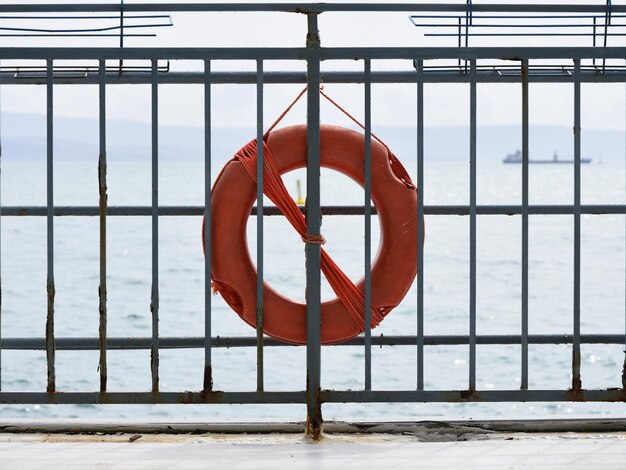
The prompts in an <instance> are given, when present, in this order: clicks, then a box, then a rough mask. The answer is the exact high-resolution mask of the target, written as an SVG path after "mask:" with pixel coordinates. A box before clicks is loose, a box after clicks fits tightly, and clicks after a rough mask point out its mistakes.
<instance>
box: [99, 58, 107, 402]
mask: <svg viewBox="0 0 626 470" xmlns="http://www.w3.org/2000/svg"><path fill="white" fill-rule="evenodd" d="M99 66H100V83H99V85H98V111H99V113H98V114H99V116H98V119H99V141H100V142H99V144H100V155H99V158H98V193H99V203H100V204H99V212H100V220H99V222H100V285H99V286H98V299H99V302H98V311H99V318H98V319H99V324H98V336H99V340H100V360H99V370H100V391H101V392H106V389H107V350H106V339H107V215H106V214H107V158H106V82H105V76H104V74H105V68H106V63H105V61H104V60H101V61H100V62H99Z"/></svg>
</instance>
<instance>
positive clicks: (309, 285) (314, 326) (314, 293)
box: [305, 15, 322, 437]
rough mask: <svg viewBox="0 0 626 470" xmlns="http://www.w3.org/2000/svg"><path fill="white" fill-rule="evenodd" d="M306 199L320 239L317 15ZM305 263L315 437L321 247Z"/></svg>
mask: <svg viewBox="0 0 626 470" xmlns="http://www.w3.org/2000/svg"><path fill="white" fill-rule="evenodd" d="M307 26H308V30H307V38H306V45H307V48H308V49H309V54H308V58H307V86H308V92H307V136H306V138H307V160H306V171H307V195H306V208H305V209H306V224H307V225H306V230H307V234H308V235H312V236H315V235H320V234H321V230H320V229H321V225H322V214H321V210H320V89H319V86H320V59H319V49H320V37H319V30H318V26H317V15H308V16H307ZM305 263H306V295H305V298H306V326H307V328H306V330H307V331H306V333H307V347H306V367H307V375H306V381H307V383H306V404H307V433H308V434H309V435H311V436H313V437H317V436H318V435H319V433H320V432H321V426H322V405H321V401H320V388H321V386H320V381H321V352H322V351H321V292H320V283H321V272H320V245H318V244H316V243H306V244H305Z"/></svg>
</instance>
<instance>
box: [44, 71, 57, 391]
mask: <svg viewBox="0 0 626 470" xmlns="http://www.w3.org/2000/svg"><path fill="white" fill-rule="evenodd" d="M52 67H53V61H52V59H48V60H47V61H46V68H47V79H48V82H47V85H46V154H47V156H46V185H47V186H46V196H47V214H46V215H47V250H46V252H47V260H48V273H47V282H46V290H47V296H48V311H47V315H46V362H47V368H48V385H47V391H48V392H54V391H55V390H56V376H55V349H54V294H55V290H54V173H53V171H54V167H53V151H54V148H53V136H52V132H53V112H54V109H53V95H52V93H53V87H52Z"/></svg>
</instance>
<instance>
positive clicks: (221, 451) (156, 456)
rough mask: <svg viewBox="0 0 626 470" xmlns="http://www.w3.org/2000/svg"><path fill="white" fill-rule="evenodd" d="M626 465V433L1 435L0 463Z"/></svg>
mask: <svg viewBox="0 0 626 470" xmlns="http://www.w3.org/2000/svg"><path fill="white" fill-rule="evenodd" d="M109 468H111V469H167V470H175V469H203V470H204V469H222V468H224V469H231V468H232V469H255V470H256V469H265V468H267V469H270V468H271V469H274V468H289V469H300V468H304V469H308V468H311V469H342V470H348V469H359V470H365V469H376V470H381V469H382V470H386V469H390V468H411V469H415V468H424V469H433V468H437V469H458V468H469V469H481V470H484V469H487V470H488V469H494V470H495V469H498V470H501V469H522V468H523V469H533V468H535V469H550V470H554V469H561V468H562V469H568V470H572V469H585V470H587V469H594V468H602V469H603V470H618V469H619V470H625V469H626V433H625V432H616V433H558V434H538V433H510V434H507V433H492V434H488V435H483V436H479V437H472V438H470V440H465V441H460V440H449V441H443V442H425V441H424V440H423V439H421V438H420V437H419V436H415V435H388V434H372V435H364V434H332V435H326V436H324V437H323V438H322V439H321V441H319V442H312V441H310V440H308V439H306V438H304V437H303V436H302V435H299V434H235V435H232V434H210V435H209V434H205V435H163V434H158V435H154V434H134V435H131V434H117V435H67V434H0V469H2V470H14V469H15V470H31V469H32V470H40V469H46V470H56V469H64V470H65V469H89V470H94V469H109Z"/></svg>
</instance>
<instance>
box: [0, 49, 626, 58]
mask: <svg viewBox="0 0 626 470" xmlns="http://www.w3.org/2000/svg"><path fill="white" fill-rule="evenodd" d="M318 54H319V58H320V60H364V59H387V60H391V59H404V60H407V61H410V60H413V58H414V57H421V58H422V59H423V60H435V59H452V60H457V59H462V60H471V59H494V60H520V58H527V59H559V60H560V59H564V58H567V59H593V58H598V59H602V58H607V59H623V56H624V50H623V48H621V47H606V48H600V47H596V48H592V47H467V48H461V49H458V48H456V47H432V48H426V47H325V48H318V49H317V51H313V50H312V49H309V48H271V47H269V48H268V47H259V48H231V47H220V48H201V47H198V48H176V47H171V48H169V47H162V48H150V47H147V48H132V47H125V48H124V49H119V48H80V47H68V48H49V47H39V48H34V47H33V48H28V47H0V60H4V59H19V60H31V59H32V60H34V59H40V60H47V59H50V58H53V59H58V60H81V59H84V60H94V59H98V60H99V59H116V60H119V59H137V60H157V59H162V58H163V57H168V59H169V60H204V59H215V60H307V59H311V58H312V57H316V56H317V55H318Z"/></svg>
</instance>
